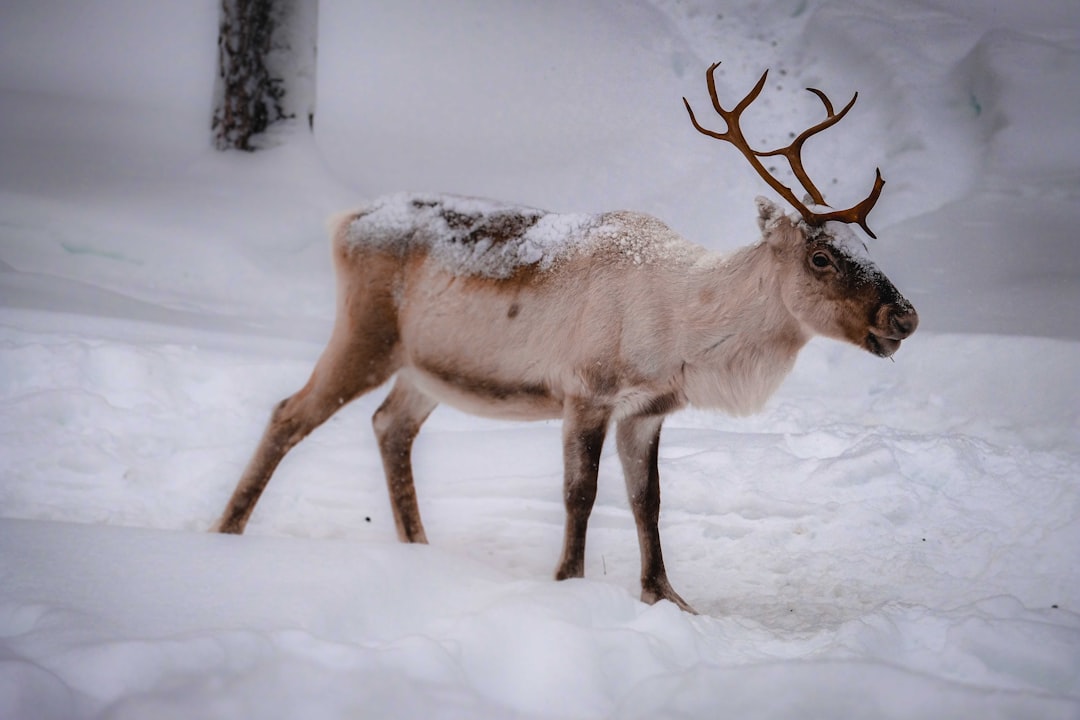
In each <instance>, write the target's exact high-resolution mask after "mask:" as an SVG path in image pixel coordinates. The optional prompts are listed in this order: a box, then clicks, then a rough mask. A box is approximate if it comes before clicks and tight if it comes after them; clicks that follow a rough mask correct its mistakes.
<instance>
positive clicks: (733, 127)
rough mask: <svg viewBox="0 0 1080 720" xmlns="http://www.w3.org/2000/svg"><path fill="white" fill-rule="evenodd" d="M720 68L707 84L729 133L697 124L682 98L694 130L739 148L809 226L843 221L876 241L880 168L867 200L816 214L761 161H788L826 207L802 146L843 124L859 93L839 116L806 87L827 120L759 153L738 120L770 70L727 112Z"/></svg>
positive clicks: (709, 73)
mask: <svg viewBox="0 0 1080 720" xmlns="http://www.w3.org/2000/svg"><path fill="white" fill-rule="evenodd" d="M719 66H720V63H718V62H715V63H713V64H712V65H710V66H709V69H708V70H706V71H705V81H706V84H707V85H708V88H709V97H710V98H712V104H713V109H715V110H716V113H717V114H718V115H719V116H720V117H721V118H723V119H724V122H725V123H726V124H727V131H725V132H716V131H715V130H708V129H706V128H704V127H702V126H701V125H700V124H699V123H698V121H697V118H696V117H695V116H694V110H693V109H692V108H691V107H690V101H689V100H687V99H686V98H683V103H684V104H685V105H686V111H687V112H688V113H690V122H691V123H693V125H694V128H696V129H697V131H698V132H700V133H702V134H703V135H708V136H709V137H711V138H716V139H717V140H724V141H726V142H729V143H731V144H732V145H734V146H735V147H736V148H738V150H739V152H741V153H742V154H743V156H744V157H745V158H746V159H747V160H748V161H749V162H750V165H751V167H753V168H754V170H756V171H757V173H758V175H760V176H761V177H762V179H764V180H765V182H767V183H768V184H769V187H771V188H772V189H773V190H775V191H776V192H778V193H780V195H781V196H782V197H783V198H784V199H785V200H787V201H788V202H789V203H791V205H792V206H793V207H794V208H795V209H796V210H798V211H799V214H800V215H802V217H803V220H805V221H806V222H807V224H809V225H815V226H818V225H823V224H825V223H826V222H828V221H829V220H839V221H840V222H845V223H856V224H858V226H859V227H861V228H862V229H863V230H865V231H866V234H867V235H869V236H870V237H872V238H877V235H875V234H874V233H873V232H872V231H871V230H870V228H869V227H867V225H866V216H867V215H868V214H869V213H870V210H871V209H872V208H873V207H874V204H875V203H876V202H877V199H878V197H879V196H880V195H881V189H882V188H883V187H885V181H884V180H883V179H882V178H881V169H880V168H879V169H878V170H877V177H876V178H875V179H874V188H873V189H872V190H871V191H870V195H868V196H867V197H866V199H865V200H863V201H862V202H859V203H856V204H855V205H853V206H851V207H849V208H848V209H847V210H834V211H832V212H828V213H817V212H814V211H813V210H811V209H810V208H808V207H807V206H806V205H804V204H803V203H802V202H800V201H799V199H798V197H796V196H795V193H793V192H792V191H791V188H789V187H787V186H786V185H784V184H783V183H781V182H780V181H779V180H777V179H776V178H775V177H773V176H772V174H771V173H769V171H768V170H767V169H766V168H765V166H764V165H762V164H761V160H759V159H758V158H763V157H773V156H776V155H779V156H781V157H784V158H786V159H787V161H788V164H789V165H790V166H791V171H792V172H793V173H795V177H796V178H797V179H798V180H799V182H800V183H801V184H802V186H803V188H804V189H805V190H806V192H807V194H809V195H810V199H811V200H813V202H814V204H815V205H824V204H825V198H824V197H823V196H822V194H821V191H820V190H818V189H817V186H816V185H814V183H813V181H812V180H810V176H809V175H807V174H806V169H805V168H804V167H803V163H802V147H803V144H804V143H805V142H806V141H807V140H808V139H809V138H810V137H812V136H814V135H816V134H817V133H819V132H821V131H822V130H825V129H826V128H830V127H832V126H833V125H835V124H836V123H838V122H840V119H841V118H843V117H844V115H846V114H847V112H848V110H850V109H851V107H852V106H853V105H854V104H855V101H856V100H857V99H858V97H859V93H855V95H854V96H853V97H852V98H851V100H850V101H849V102H848V104H847V105H845V106H844V107H843V109H841V110H840V112H838V113H836V112H833V105H832V102H830V101H829V98H828V97H827V96H826V95H825V93H823V92H821V91H820V90H818V89H816V88H807V89H808V90H809V91H810V92H812V93H814V94H815V95H817V96H818V98H819V99H820V100H821V102H822V104H824V105H825V113H826V115H827V117H826V118H825V119H824V120H822V121H821V122H819V123H818V124H817V125H814V126H813V127H810V128H808V129H807V130H805V131H803V132H802V134H800V135H799V136H798V137H797V138H795V139H794V140H793V141H792V142H791V144H790V145H787V146H786V147H782V148H777V149H776V150H769V151H768V152H760V151H757V150H754V149H753V148H752V147H750V143H748V142H747V141H746V137H745V136H744V135H743V132H742V128H741V127H740V126H739V118H740V117H741V116H742V113H743V111H744V110H746V108H747V107H749V106H750V104H751V103H752V102H754V100H756V99H757V96H758V95H760V94H761V90H762V88H764V87H765V79H766V78H767V77H768V76H769V71H768V70H766V71H765V72H763V73H762V74H761V79H760V80H758V81H757V85H755V86H754V89H753V90H751V91H750V92H749V94H747V96H746V97H744V98H743V99H742V100H741V101H740V102H739V104H738V105H736V106H735V107H734V108H733V109H731V110H726V109H724V107H723V106H722V105H721V104H720V99H719V98H718V97H717V95H716V79H715V77H714V75H715V73H716V68H718V67H719Z"/></svg>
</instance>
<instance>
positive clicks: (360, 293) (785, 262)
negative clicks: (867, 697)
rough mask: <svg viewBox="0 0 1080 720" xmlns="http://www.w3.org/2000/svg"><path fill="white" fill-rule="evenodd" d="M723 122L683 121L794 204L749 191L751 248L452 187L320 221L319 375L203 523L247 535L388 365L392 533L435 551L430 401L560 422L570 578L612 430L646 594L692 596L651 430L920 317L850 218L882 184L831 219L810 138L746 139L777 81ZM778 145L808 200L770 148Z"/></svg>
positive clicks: (579, 564)
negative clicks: (667, 533)
mask: <svg viewBox="0 0 1080 720" xmlns="http://www.w3.org/2000/svg"><path fill="white" fill-rule="evenodd" d="M718 65H719V63H715V64H713V65H712V66H710V67H709V68H708V70H707V71H706V82H707V86H708V91H709V95H710V97H711V98H712V103H713V107H714V108H715V110H716V112H717V113H718V114H719V116H720V117H721V118H722V119H723V120H724V121H725V123H726V126H727V129H726V130H725V131H723V132H716V131H713V130H708V129H706V128H704V127H702V126H701V125H700V124H699V123H698V120H697V118H696V117H695V115H694V112H693V110H692V109H691V107H690V103H689V102H688V101H686V99H685V98H684V99H683V101H684V103H685V104H686V109H687V112H688V113H689V115H690V121H691V123H692V124H693V126H694V127H695V128H696V129H697V130H698V131H699V132H701V133H703V134H705V135H707V136H709V137H712V138H715V139H717V140H722V141H725V142H727V143H730V144H731V145H734V146H735V147H736V148H737V149H738V150H739V151H740V152H741V153H742V155H743V156H744V157H745V158H746V159H747V160H748V161H749V163H750V165H751V166H752V167H753V168H754V169H755V170H756V171H757V173H758V174H759V175H760V176H761V177H762V178H763V179H764V180H765V181H766V182H767V183H768V184H769V186H771V187H772V188H773V189H774V190H776V191H777V192H778V193H779V194H780V195H781V196H782V197H784V198H785V199H786V200H787V201H788V202H789V203H790V204H791V205H792V206H793V207H794V208H795V209H796V210H797V211H798V216H797V217H796V216H789V215H786V214H785V213H784V211H783V209H782V208H780V207H779V206H778V205H776V204H775V203H773V202H772V201H770V200H768V199H765V198H762V197H759V198H757V209H758V224H759V226H760V228H761V232H762V238H761V240H760V241H759V242H758V243H756V244H754V245H751V246H748V247H744V248H742V249H740V250H738V251H736V252H734V253H733V254H731V255H729V256H726V257H722V256H717V255H715V254H713V253H710V252H707V251H706V250H705V249H704V248H701V247H699V246H697V245H694V244H692V243H690V242H688V241H686V240H684V239H682V238H681V237H679V236H678V235H677V234H676V233H675V232H674V231H672V230H671V229H670V228H668V227H667V226H666V225H664V224H663V223H662V222H660V221H659V220H657V219H655V218H653V217H650V216H648V215H644V214H642V213H636V212H625V211H623V212H611V213H605V214H600V215H558V214H551V213H547V212H544V211H541V210H535V209H532V208H527V207H518V206H512V205H506V204H501V203H497V202H493V201H487V200H480V199H474V198H464V197H456V196H449V195H417V194H400V195H393V196H390V197H384V198H382V199H379V200H376V201H374V202H372V203H371V204H369V205H367V206H366V207H364V208H362V209H360V210H357V211H355V212H352V213H349V214H347V215H344V216H342V217H340V218H339V219H337V221H336V222H335V223H334V225H333V230H332V246H333V259H334V267H335V271H336V276H337V287H338V292H337V316H336V320H335V324H334V328H333V331H332V335H331V337H330V341H329V344H328V345H327V347H326V349H325V351H324V352H323V354H322V356H321V357H320V358H319V360H318V362H317V364H316V365H315V369H314V371H313V372H312V374H311V378H310V379H309V380H308V381H307V384H306V385H304V387H303V388H301V389H300V391H299V392H297V393H296V394H295V395H292V396H291V397H289V398H287V399H286V400H284V401H282V402H281V403H280V404H279V405H278V406H277V407H276V408H275V409H274V411H273V414H272V415H271V418H270V423H269V426H268V428H267V429H266V432H265V434H264V436H263V438H262V440H261V442H260V443H259V446H258V448H257V450H256V451H255V455H254V457H253V458H252V460H251V462H250V464H249V465H248V466H247V468H246V470H245V471H244V473H243V476H242V477H241V478H240V481H239V484H238V485H237V487H236V490H235V491H234V493H233V495H232V497H231V499H230V500H229V502H228V505H227V506H226V508H225V511H224V513H223V515H222V516H221V518H220V520H219V521H218V522H217V524H216V526H215V529H216V530H217V531H219V532H223V533H242V532H243V531H244V527H245V525H246V524H247V522H248V519H249V518H250V516H251V513H252V511H253V510H254V508H255V504H256V502H257V501H258V499H259V496H260V495H261V493H262V492H263V490H264V489H265V487H266V485H267V483H268V482H269V480H270V476H271V474H272V473H273V472H274V469H275V468H276V467H277V465H278V463H279V462H280V461H281V459H282V457H283V456H284V455H285V454H286V453H287V452H288V451H289V450H290V449H291V448H292V447H294V446H295V445H296V444H297V443H299V442H300V441H301V440H302V439H303V438H304V437H305V436H306V435H307V434H308V433H310V432H311V431H312V430H314V429H315V428H316V427H318V426H319V425H320V424H321V423H323V422H324V421H325V420H326V419H327V418H329V417H330V416H331V415H333V414H334V413H335V412H336V411H337V410H338V409H339V408H341V407H342V406H344V405H345V404H346V403H348V402H349V401H351V400H353V399H355V398H356V397H358V396H360V395H362V394H364V393H367V392H369V391H371V390H373V389H375V388H377V387H379V386H380V385H382V384H383V383H385V382H386V381H388V380H389V379H390V378H391V377H393V376H395V375H396V379H395V381H394V385H393V387H392V389H391V390H390V392H389V394H388V395H387V397H386V399H385V401H384V402H383V403H382V405H381V406H380V407H379V408H378V410H377V411H376V412H375V415H374V417H373V425H374V430H375V435H376V438H377V440H378V446H379V452H380V454H381V456H382V463H383V467H384V470H385V474H386V482H387V485H388V487H389V492H390V502H391V508H392V510H393V516H394V523H395V525H396V528H397V535H398V538H399V539H400V540H401V541H403V542H411V543H426V542H427V535H426V533H425V531H424V526H423V523H422V522H421V520H420V511H419V506H418V503H417V496H416V490H415V487H414V485H413V473H412V463H411V458H410V453H411V448H412V444H413V440H414V438H415V437H416V435H417V433H418V432H419V430H420V427H421V425H422V424H423V423H424V420H425V419H426V418H427V417H428V415H429V414H430V413H431V411H432V410H434V409H435V407H436V405H438V404H439V403H440V402H445V403H448V404H450V405H452V406H454V407H456V408H459V409H461V410H464V411H466V412H470V413H475V414H477V415H484V416H490V417H495V418H509V419H514V420H538V419H548V418H561V419H562V440H563V462H564V469H565V475H564V480H563V500H564V502H565V506H566V526H565V534H564V539H563V546H562V555H561V557H560V559H559V563H558V567H557V569H556V572H555V577H556V579H559V580H562V579H565V578H574V577H582V576H583V574H584V567H585V534H586V525H587V523H588V519H589V513H590V511H591V510H592V506H593V501H594V500H595V497H596V481H597V468H598V464H599V461H600V449H601V446H602V445H603V443H604V438H605V435H606V434H607V430H608V427H609V426H610V425H612V424H614V426H615V442H616V446H617V448H618V454H619V459H620V461H621V464H622V468H623V473H624V475H625V480H626V487H627V492H628V494H629V499H630V506H631V508H632V510H633V515H634V520H635V522H636V525H637V534H638V542H639V545H640V552H641V599H642V600H643V601H644V602H646V603H655V602H657V601H658V600H669V601H671V602H673V603H675V604H676V605H677V606H678V607H680V608H682V609H683V610H686V611H688V612H693V610H692V608H691V607H690V606H689V605H688V604H687V603H686V602H685V601H684V600H683V599H682V598H681V597H680V596H679V595H678V594H677V593H676V592H675V590H673V589H672V587H671V584H670V582H669V581H668V577H667V572H666V570H665V568H664V560H663V556H662V553H661V549H660V535H659V531H658V529H657V520H658V517H659V512H660V475H659V471H658V468H657V451H658V447H659V443H660V427H661V425H662V424H663V422H664V418H665V417H666V416H667V415H668V414H670V413H672V412H673V411H675V410H678V409H680V408H683V407H686V406H688V405H694V406H698V407H708V408H716V409H719V410H721V411H725V412H728V413H731V414H734V415H742V414H746V413H752V412H755V411H757V410H759V409H760V408H761V407H762V405H763V404H764V403H765V401H766V400H767V399H768V397H769V396H770V395H771V394H772V393H773V392H774V391H775V390H776V388H777V386H778V385H779V384H780V382H781V380H782V379H783V378H784V377H785V375H787V373H788V372H789V371H790V370H791V368H792V366H793V364H794V362H795V358H796V355H797V354H798V352H799V350H800V349H801V348H802V347H803V345H805V344H806V342H807V341H808V340H809V339H810V338H811V337H812V336H814V335H824V336H827V337H831V338H836V339H838V340H845V341H848V342H850V343H853V344H855V345H857V346H859V347H861V348H863V349H865V350H867V351H869V352H870V353H873V354H874V355H877V356H880V357H889V356H891V355H892V354H893V353H894V352H895V351H896V350H897V348H898V347H899V346H900V342H901V340H903V339H904V338H906V337H908V336H909V335H911V333H912V332H914V330H915V327H916V325H917V324H918V316H917V314H916V313H915V310H914V308H913V307H912V305H911V304H910V303H909V302H908V301H907V300H906V299H904V297H903V296H902V295H901V294H900V293H899V292H898V291H897V289H896V288H895V287H894V286H893V284H892V283H891V282H890V281H889V280H888V279H887V278H886V277H885V275H884V274H882V273H881V271H880V270H878V269H877V267H876V266H875V265H874V264H873V262H872V261H871V260H870V259H869V257H868V255H867V253H866V249H865V245H864V244H863V242H862V241H861V240H859V239H858V238H857V236H856V235H855V234H854V233H853V232H852V230H851V229H850V225H851V224H857V225H859V226H860V227H862V229H863V230H865V231H866V233H867V234H868V235H869V236H870V237H875V236H874V234H873V233H872V232H871V231H870V229H869V228H868V227H867V224H866V216H867V214H868V213H869V212H870V210H871V209H872V208H873V206H874V204H875V202H876V201H877V199H878V197H879V195H880V194H881V189H882V187H883V186H884V181H883V180H882V178H881V172H880V171H878V172H877V177H876V179H875V182H874V186H873V189H872V191H871V193H870V195H869V196H868V197H867V198H866V199H865V200H863V201H862V202H860V203H858V204H857V205H854V206H853V207H851V208H848V209H846V210H829V209H828V208H827V207H825V201H824V198H823V197H822V194H821V192H820V191H819V190H818V189H817V187H816V186H815V185H814V184H813V182H811V180H810V178H809V177H808V176H807V173H806V171H805V169H804V168H803V165H802V161H801V155H800V153H801V149H802V146H803V143H805V142H806V140H807V139H808V138H810V137H811V136H813V135H815V134H816V133H819V132H821V131H822V130H824V129H826V128H828V127H831V126H832V125H834V124H836V123H837V122H838V121H839V120H840V119H842V118H843V117H844V115H846V114H847V112H848V111H849V110H850V109H851V107H852V105H853V104H854V102H855V100H856V98H857V97H858V94H856V96H855V97H853V98H852V99H851V102H849V103H848V104H847V106H845V107H844V108H843V109H842V110H841V111H840V112H839V113H836V112H834V111H833V106H832V104H831V103H830V101H829V99H828V98H827V97H826V96H825V94H824V93H822V92H821V91H819V90H816V89H810V91H811V92H813V93H814V94H815V95H817V96H818V97H819V98H820V99H821V101H822V102H823V104H824V105H825V110H826V114H827V117H826V119H825V120H824V121H822V122H821V123H819V124H817V125H815V126H813V127H811V128H809V129H808V130H806V131H805V132H803V133H802V134H801V135H799V136H798V137H797V138H796V139H795V140H794V141H793V142H792V143H791V144H790V145H788V146H787V147H784V148H780V149H777V150H772V151H769V152H761V151H758V150H754V149H753V148H752V147H751V146H750V144H749V143H748V142H747V141H746V138H745V136H744V135H743V132H742V129H741V128H740V124H739V122H740V116H741V115H742V113H743V111H744V110H745V109H746V108H747V107H748V106H749V105H750V104H751V103H752V102H753V101H754V100H755V99H756V98H757V96H758V95H759V94H760V92H761V90H762V88H763V87H764V85H765V80H766V77H767V76H768V71H767V70H766V71H765V73H764V74H762V76H761V79H760V80H759V81H758V83H757V85H756V86H755V87H754V88H753V90H751V91H750V93H749V94H748V95H747V96H746V97H744V98H743V99H742V101H740V102H739V103H738V104H737V105H736V106H735V107H734V109H732V110H727V109H725V108H723V107H722V106H721V104H720V101H719V99H718V98H717V91H716V84H715V78H714V75H715V70H716V68H717V66H718ZM769 156H780V157H783V158H785V159H786V160H787V161H788V163H789V164H790V166H791V168H792V171H793V173H794V175H795V176H796V178H797V179H798V180H799V181H800V182H801V184H802V185H803V187H804V188H805V190H806V191H807V193H808V195H809V200H808V202H809V203H812V205H807V204H804V203H802V202H800V201H799V200H798V199H797V198H796V197H795V195H794V193H793V192H792V191H791V190H790V189H789V188H788V187H786V186H784V185H783V184H782V183H781V182H780V181H779V180H777V179H776V178H775V177H773V176H772V175H771V174H770V173H769V172H768V170H766V168H765V167H764V166H763V165H762V163H761V160H760V159H761V158H763V157H769Z"/></svg>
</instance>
